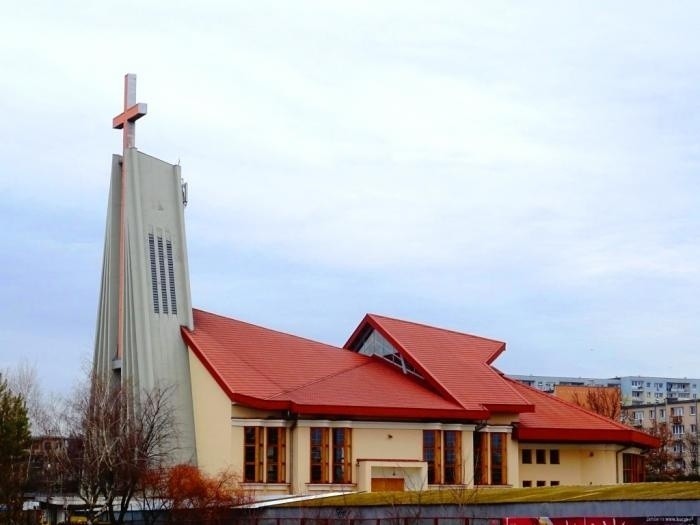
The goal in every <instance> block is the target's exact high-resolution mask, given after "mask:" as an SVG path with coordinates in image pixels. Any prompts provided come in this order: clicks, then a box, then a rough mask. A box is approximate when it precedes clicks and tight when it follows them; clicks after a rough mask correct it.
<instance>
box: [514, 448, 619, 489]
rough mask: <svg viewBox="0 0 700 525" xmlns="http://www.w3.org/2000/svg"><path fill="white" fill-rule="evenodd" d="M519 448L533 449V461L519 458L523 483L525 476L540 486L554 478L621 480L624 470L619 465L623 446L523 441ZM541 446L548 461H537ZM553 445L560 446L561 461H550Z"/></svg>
mask: <svg viewBox="0 0 700 525" xmlns="http://www.w3.org/2000/svg"><path fill="white" fill-rule="evenodd" d="M519 448H520V450H522V449H530V450H532V464H523V463H522V462H521V461H520V458H519V461H520V465H519V466H520V486H522V482H523V481H525V480H529V481H530V482H531V483H532V486H533V487H535V486H537V481H541V482H544V484H545V485H546V486H550V485H552V481H554V482H559V484H560V485H610V484H614V483H617V482H618V481H617V477H618V475H619V472H621V470H620V468H619V466H618V463H619V462H621V456H620V454H618V452H619V451H620V450H621V449H622V447H621V446H616V445H596V444H592V445H576V444H567V445H564V444H551V443H547V444H543V443H539V444H538V443H522V444H520V447H519ZM537 449H542V450H545V459H546V463H545V464H537V463H536V453H535V450H537ZM551 449H556V450H559V464H558V465H556V464H555V465H552V464H550V462H549V460H550V454H549V451H550V450H551ZM521 458H522V455H521Z"/></svg>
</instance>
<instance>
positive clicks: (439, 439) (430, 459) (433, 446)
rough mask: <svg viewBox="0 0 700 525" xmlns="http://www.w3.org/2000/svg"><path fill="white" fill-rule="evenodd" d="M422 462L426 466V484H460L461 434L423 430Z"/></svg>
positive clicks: (448, 431) (455, 431)
mask: <svg viewBox="0 0 700 525" xmlns="http://www.w3.org/2000/svg"><path fill="white" fill-rule="evenodd" d="M423 461H425V462H426V463H427V464H428V484H430V485H441V484H450V485H456V484H460V483H462V433H461V432H460V431H459V430H444V431H442V430H424V431H423Z"/></svg>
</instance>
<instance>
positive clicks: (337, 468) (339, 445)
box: [331, 428, 352, 483]
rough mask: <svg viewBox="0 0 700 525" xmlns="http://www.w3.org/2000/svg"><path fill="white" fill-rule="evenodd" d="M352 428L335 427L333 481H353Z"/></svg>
mask: <svg viewBox="0 0 700 525" xmlns="http://www.w3.org/2000/svg"><path fill="white" fill-rule="evenodd" d="M351 437H352V433H351V429H349V428H334V429H333V457H332V459H333V464H332V465H331V469H332V471H333V483H352V475H351V472H352V468H351V467H352V464H351V461H352V442H351Z"/></svg>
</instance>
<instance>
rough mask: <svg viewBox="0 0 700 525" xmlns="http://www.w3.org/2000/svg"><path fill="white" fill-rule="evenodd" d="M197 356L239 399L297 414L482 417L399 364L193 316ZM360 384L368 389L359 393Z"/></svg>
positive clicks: (189, 336)
mask: <svg viewBox="0 0 700 525" xmlns="http://www.w3.org/2000/svg"><path fill="white" fill-rule="evenodd" d="M193 313H194V327H195V328H194V330H192V331H190V330H188V329H187V328H184V327H183V328H182V334H183V338H184V339H185V342H186V343H187V345H188V347H189V348H190V349H191V351H192V352H193V353H194V354H195V355H196V356H197V358H198V359H199V360H200V361H201V362H202V363H203V364H204V366H205V367H206V368H207V370H209V372H210V373H211V375H212V377H214V379H215V380H216V381H217V382H218V384H219V385H220V386H221V388H222V389H223V390H224V392H225V393H226V394H227V395H228V396H229V398H230V399H231V400H232V401H235V402H239V403H243V404H246V405H248V406H251V407H254V408H259V409H262V410H291V411H293V412H295V413H297V414H309V415H314V414H315V415H325V416H343V417H345V416H348V417H383V418H400V419H426V418H428V419H430V418H433V419H435V418H444V419H452V420H465V419H481V418H483V417H485V415H487V412H486V411H485V410H484V409H483V408H481V407H477V409H475V410H468V409H465V408H464V407H463V406H461V405H460V404H458V403H455V402H453V401H452V400H450V399H445V398H443V397H441V396H440V395H438V394H437V393H435V392H433V391H431V390H429V389H427V388H425V387H424V386H422V385H421V384H419V383H418V382H416V381H415V380H413V379H411V378H409V377H407V376H405V375H403V374H402V373H401V372H400V371H399V370H398V369H395V368H394V367H393V366H392V365H389V364H387V363H384V362H381V361H378V360H375V359H373V358H371V357H367V356H362V355H359V354H356V353H352V352H345V351H343V350H342V349H340V348H337V347H334V346H330V345H326V344H323V343H318V342H315V341H311V340H309V339H304V338H301V337H296V336H293V335H289V334H285V333H282V332H277V331H274V330H269V329H267V328H263V327H261V326H256V325H253V324H249V323H244V322H242V321H237V320H235V319H230V318H226V317H222V316H219V315H215V314H211V313H208V312H204V311H202V310H193ZM360 386H361V387H360Z"/></svg>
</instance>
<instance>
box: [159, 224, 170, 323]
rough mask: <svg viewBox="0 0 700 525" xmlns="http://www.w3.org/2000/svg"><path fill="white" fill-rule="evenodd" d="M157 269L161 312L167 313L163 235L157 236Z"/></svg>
mask: <svg viewBox="0 0 700 525" xmlns="http://www.w3.org/2000/svg"><path fill="white" fill-rule="evenodd" d="M158 269H159V270H160V293H161V297H162V304H163V313H164V314H167V313H168V293H167V288H166V286H167V285H166V278H165V255H164V253H163V237H161V236H160V235H159V236H158Z"/></svg>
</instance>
